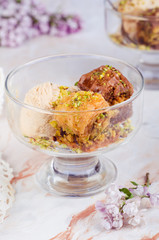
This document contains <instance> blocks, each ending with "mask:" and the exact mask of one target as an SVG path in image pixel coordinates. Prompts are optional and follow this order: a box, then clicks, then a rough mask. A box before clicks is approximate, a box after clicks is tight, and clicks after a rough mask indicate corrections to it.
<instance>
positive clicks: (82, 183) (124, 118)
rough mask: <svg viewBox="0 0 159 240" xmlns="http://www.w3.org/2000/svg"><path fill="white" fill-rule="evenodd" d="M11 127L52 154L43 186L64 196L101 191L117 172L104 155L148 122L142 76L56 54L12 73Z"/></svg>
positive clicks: (112, 64) (98, 60) (96, 59)
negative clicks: (143, 116)
mask: <svg viewBox="0 0 159 240" xmlns="http://www.w3.org/2000/svg"><path fill="white" fill-rule="evenodd" d="M5 90H6V96H7V112H8V121H9V124H10V127H11V129H12V131H13V133H14V134H15V136H16V137H17V138H18V139H19V140H20V141H21V142H22V143H24V144H25V145H27V146H29V147H30V148H33V149H35V150H38V151H41V152H44V153H46V154H47V155H49V157H48V161H46V162H44V164H43V166H42V167H41V169H40V170H39V172H38V173H37V175H36V177H37V180H38V182H39V183H40V184H41V186H42V187H43V188H44V189H46V190H47V191H48V192H50V193H54V194H58V195H62V196H88V195H92V194H96V193H98V192H100V191H103V190H104V189H105V187H106V186H107V185H108V184H110V183H111V182H112V181H114V180H115V178H116V175H117V170H116V167H115V165H114V163H113V162H112V161H111V160H109V159H107V158H106V156H105V155H104V153H106V152H108V151H110V150H113V149H115V148H116V147H118V146H119V145H121V144H124V143H126V142H128V140H129V139H130V138H132V136H134V135H135V133H136V132H137V130H138V129H139V127H140V125H141V122H142V103H143V77H142V75H141V74H140V72H139V71H138V70H137V69H135V68H134V67H132V66H131V65H129V64H127V63H125V62H123V61H120V60H118V59H114V58H110V57H106V56H98V55H83V54H81V55H80V54H78V55H58V56H50V57H46V58H41V59H37V60H34V61H32V62H29V63H27V64H25V65H23V66H20V67H18V68H17V69H15V70H13V71H12V72H11V73H10V74H9V75H8V77H7V79H6V83H5Z"/></svg>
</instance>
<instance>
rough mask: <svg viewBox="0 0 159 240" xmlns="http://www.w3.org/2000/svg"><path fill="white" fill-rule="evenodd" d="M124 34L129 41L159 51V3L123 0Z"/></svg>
mask: <svg viewBox="0 0 159 240" xmlns="http://www.w3.org/2000/svg"><path fill="white" fill-rule="evenodd" d="M118 11H120V12H121V13H123V15H122V34H123V36H124V37H125V39H127V40H128V41H131V42H133V43H135V44H141V45H146V46H148V47H150V48H152V49H159V1H154V0H144V1H141V0H122V1H120V2H119V5H118Z"/></svg>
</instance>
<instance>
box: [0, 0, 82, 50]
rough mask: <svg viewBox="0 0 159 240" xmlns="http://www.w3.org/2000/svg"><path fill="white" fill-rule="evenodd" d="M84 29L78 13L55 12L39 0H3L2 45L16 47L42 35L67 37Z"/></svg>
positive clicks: (0, 2)
mask: <svg viewBox="0 0 159 240" xmlns="http://www.w3.org/2000/svg"><path fill="white" fill-rule="evenodd" d="M80 29H81V20H80V18H79V17H78V16H76V15H65V14H62V13H51V12H50V11H49V10H48V9H46V8H45V6H44V5H43V4H41V3H40V2H39V1H38V0H0V45H1V46H5V47H16V46H19V45H21V44H22V43H23V42H25V41H26V40H29V39H32V38H35V37H37V36H40V35H46V34H47V35H51V36H58V37H59V36H60V37H62V36H66V35H69V34H72V33H76V32H78V31H79V30H80Z"/></svg>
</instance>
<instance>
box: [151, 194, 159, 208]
mask: <svg viewBox="0 0 159 240" xmlns="http://www.w3.org/2000/svg"><path fill="white" fill-rule="evenodd" d="M150 202H151V204H152V205H153V206H159V194H155V193H154V194H150Z"/></svg>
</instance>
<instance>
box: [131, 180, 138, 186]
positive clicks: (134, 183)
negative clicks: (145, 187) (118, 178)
mask: <svg viewBox="0 0 159 240" xmlns="http://www.w3.org/2000/svg"><path fill="white" fill-rule="evenodd" d="M130 182H131V183H132V184H133V185H134V186H138V185H139V184H137V183H136V182H133V181H130Z"/></svg>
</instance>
